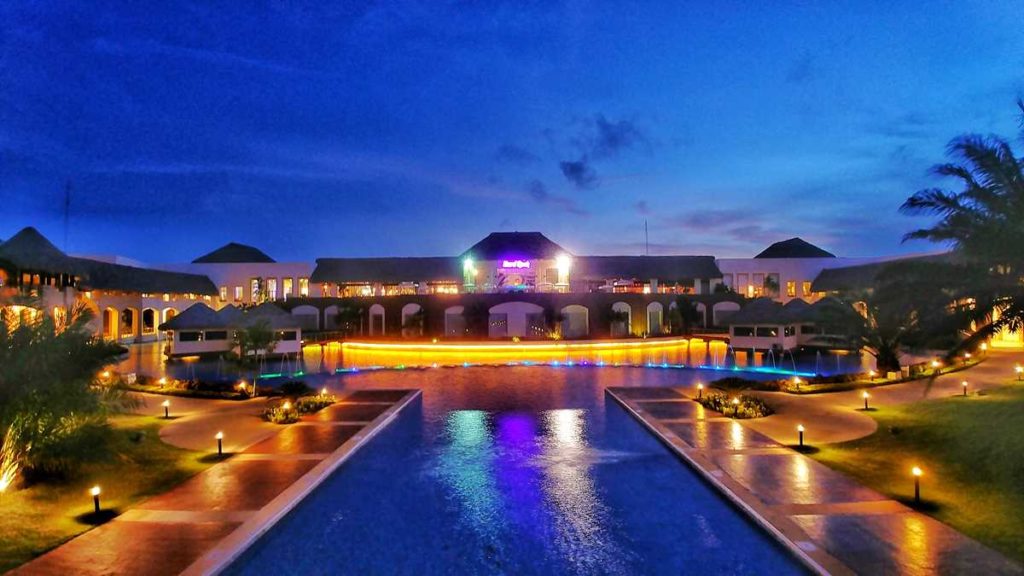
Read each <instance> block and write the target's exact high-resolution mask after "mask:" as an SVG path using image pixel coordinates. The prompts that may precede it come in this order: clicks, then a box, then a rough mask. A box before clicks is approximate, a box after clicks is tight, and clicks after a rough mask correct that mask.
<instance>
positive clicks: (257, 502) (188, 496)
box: [139, 460, 317, 510]
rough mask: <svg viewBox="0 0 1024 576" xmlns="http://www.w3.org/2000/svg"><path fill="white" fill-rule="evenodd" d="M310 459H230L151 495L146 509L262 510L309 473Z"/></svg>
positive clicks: (312, 462) (144, 506) (314, 464)
mask: <svg viewBox="0 0 1024 576" xmlns="http://www.w3.org/2000/svg"><path fill="white" fill-rule="evenodd" d="M316 464H317V462H316V461H311V460H262V461H260V460H239V461H233V460H228V461H226V462H223V463H221V464H218V465H216V466H214V467H212V468H210V469H208V470H205V471H203V472H201V473H200V474H198V475H196V476H195V477H193V478H191V479H189V480H187V481H186V482H185V483H184V484H181V485H180V486H178V487H177V488H174V489H172V490H171V491H170V492H165V493H163V494H161V495H159V496H155V497H153V498H150V499H149V500H147V501H146V502H143V503H142V505H140V506H139V508H141V509H144V510H259V509H260V508H262V507H263V506H264V505H265V504H266V503H267V502H270V501H271V500H273V499H274V497H275V496H277V495H278V494H280V493H281V491H282V490H284V489H285V488H287V487H288V486H290V485H291V484H292V483H293V482H295V481H296V480H298V479H299V478H301V477H302V475H303V474H305V473H306V472H309V471H310V470H311V469H312V468H313V466H316Z"/></svg>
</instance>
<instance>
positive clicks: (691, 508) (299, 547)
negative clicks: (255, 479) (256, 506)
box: [230, 367, 804, 574]
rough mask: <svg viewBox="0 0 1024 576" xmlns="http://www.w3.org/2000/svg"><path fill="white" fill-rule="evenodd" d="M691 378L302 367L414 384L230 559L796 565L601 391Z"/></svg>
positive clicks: (624, 570) (524, 570) (510, 568)
mask: <svg viewBox="0 0 1024 576" xmlns="http://www.w3.org/2000/svg"><path fill="white" fill-rule="evenodd" d="M699 376H700V374H699V373H697V372H693V371H689V370H679V371H659V370H648V369H643V368H622V369H616V370H601V369H588V368H580V367H577V368H552V367H502V368H470V369H437V370H425V371H406V372H396V371H388V372H374V373H363V374H348V375H343V376H331V377H317V378H319V379H317V378H314V379H308V380H307V381H310V383H311V384H315V385H316V386H321V385H326V386H328V388H330V389H331V390H332V391H333V392H336V393H342V392H344V391H348V390H354V389H373V388H420V389H422V390H423V395H422V397H421V398H420V399H418V400H416V401H415V402H414V403H413V404H411V405H409V406H408V407H407V408H406V409H405V410H404V411H403V412H402V413H401V414H400V415H399V416H398V417H397V418H396V420H395V421H394V422H392V423H391V424H390V425H389V426H388V427H387V428H386V429H384V430H383V431H382V432H381V433H380V434H379V435H378V436H377V437H375V438H374V439H373V440H371V441H370V442H369V443H368V444H367V445H366V446H364V447H363V448H362V449H361V450H360V451H359V452H357V453H356V454H355V455H354V456H353V457H352V458H351V459H350V460H349V461H348V462H346V463H345V464H344V465H343V466H342V467H341V468H340V469H339V470H338V471H336V472H335V473H334V474H333V475H332V476H330V477H329V478H327V479H326V480H325V481H324V483H323V484H321V485H320V487H319V488H318V489H316V490H315V491H314V492H313V493H312V494H311V495H310V496H309V497H308V498H306V499H305V500H304V501H303V502H302V503H300V504H299V505H298V506H297V507H296V509H295V510H293V511H292V512H291V513H290V514H289V515H288V516H286V517H285V518H284V519H283V520H281V522H280V523H279V524H278V525H277V526H275V527H274V528H273V529H271V531H270V532H268V533H267V534H266V535H265V536H264V537H263V538H262V539H261V540H260V541H258V542H257V543H256V545H255V546H254V547H253V548H252V549H250V550H249V551H248V552H247V553H246V554H245V555H244V556H243V557H242V558H240V559H239V561H237V562H236V563H235V564H234V565H233V566H232V568H231V570H230V572H231V573H235V574H282V573H305V574H680V573H697V574H796V573H804V571H803V569H802V568H801V566H800V565H799V564H798V563H797V561H796V560H795V559H793V558H792V557H791V556H790V555H789V554H788V553H786V552H785V551H784V550H783V549H782V548H781V547H780V546H779V545H778V544H777V543H775V542H774V540H772V539H771V538H770V537H769V536H768V535H767V534H765V533H764V532H763V531H762V530H761V529H760V528H758V527H756V526H755V525H754V524H752V523H751V522H750V521H749V520H748V519H747V518H746V517H745V516H743V515H742V513H740V512H739V511H737V510H736V509H735V508H733V507H732V506H731V505H730V504H729V503H727V502H726V501H725V500H724V499H723V498H722V497H721V496H719V495H718V493H717V492H716V491H715V490H714V489H713V488H711V487H709V486H707V485H706V484H704V483H703V482H702V481H701V480H700V478H699V477H698V476H697V475H696V473H695V472H694V471H692V470H691V469H690V468H689V467H688V466H687V465H686V464H684V463H682V462H681V461H680V460H679V459H678V458H677V457H675V456H674V455H673V454H672V453H671V452H669V450H668V449H667V448H666V447H664V446H663V445H662V444H661V443H660V442H659V441H658V440H657V439H655V438H654V437H653V436H652V435H651V434H650V433H649V432H648V431H647V430H646V429H644V428H643V427H642V425H641V424H640V423H639V422H637V421H636V420H634V419H633V418H632V417H631V416H630V415H629V414H627V413H626V412H625V411H624V410H623V409H622V408H621V407H619V406H618V404H616V403H615V401H614V400H611V399H610V398H608V397H607V396H606V395H605V393H604V389H605V387H608V386H680V385H686V384H688V383H690V382H691V381H693V380H696V379H697V378H698V377H699Z"/></svg>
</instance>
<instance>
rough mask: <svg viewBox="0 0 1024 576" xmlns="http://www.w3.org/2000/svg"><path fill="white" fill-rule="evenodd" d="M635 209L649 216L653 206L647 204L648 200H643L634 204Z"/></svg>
mask: <svg viewBox="0 0 1024 576" xmlns="http://www.w3.org/2000/svg"><path fill="white" fill-rule="evenodd" d="M633 209H634V210H636V211H637V213H639V214H642V215H644V216H649V215H650V214H651V207H650V206H648V205H647V201H646V200H641V201H639V202H637V203H636V204H633Z"/></svg>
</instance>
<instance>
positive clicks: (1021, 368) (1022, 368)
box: [1013, 364, 1024, 381]
mask: <svg viewBox="0 0 1024 576" xmlns="http://www.w3.org/2000/svg"><path fill="white" fill-rule="evenodd" d="M1013 371H1014V372H1016V373H1017V380H1018V381H1019V380H1020V377H1021V375H1022V374H1024V366H1021V365H1020V364H1017V366H1015V367H1014V368H1013Z"/></svg>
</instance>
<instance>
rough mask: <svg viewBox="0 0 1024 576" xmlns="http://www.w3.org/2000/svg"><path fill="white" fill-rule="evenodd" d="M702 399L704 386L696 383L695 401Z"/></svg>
mask: <svg viewBox="0 0 1024 576" xmlns="http://www.w3.org/2000/svg"><path fill="white" fill-rule="evenodd" d="M703 397H704V385H703V384H701V383H700V382H697V399H698V400H700V399H701V398H703Z"/></svg>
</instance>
